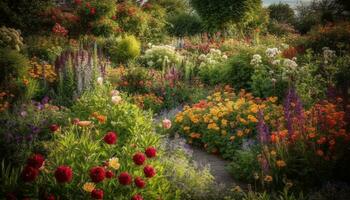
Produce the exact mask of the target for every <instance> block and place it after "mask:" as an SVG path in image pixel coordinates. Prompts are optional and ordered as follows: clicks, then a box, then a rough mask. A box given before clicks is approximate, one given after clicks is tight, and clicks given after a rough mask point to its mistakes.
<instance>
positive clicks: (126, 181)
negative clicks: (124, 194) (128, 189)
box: [118, 172, 132, 185]
mask: <svg viewBox="0 0 350 200" xmlns="http://www.w3.org/2000/svg"><path fill="white" fill-rule="evenodd" d="M131 179H132V178H131V176H130V174H129V173H128V172H122V173H120V175H119V177H118V180H119V183H120V184H122V185H130V184H131V181H132V180H131Z"/></svg>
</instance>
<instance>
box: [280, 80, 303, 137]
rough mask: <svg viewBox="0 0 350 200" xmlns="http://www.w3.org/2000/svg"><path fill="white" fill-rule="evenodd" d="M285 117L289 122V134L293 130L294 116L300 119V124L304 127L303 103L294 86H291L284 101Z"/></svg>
mask: <svg viewBox="0 0 350 200" xmlns="http://www.w3.org/2000/svg"><path fill="white" fill-rule="evenodd" d="M284 117H285V119H286V123H287V130H288V133H289V134H292V133H293V132H294V130H293V123H294V122H293V118H297V119H298V124H297V125H298V126H299V127H302V126H303V124H304V112H303V105H302V102H301V99H300V97H299V96H298V94H297V92H296V90H295V88H294V87H291V88H290V89H289V90H288V92H287V97H286V98H285V101H284Z"/></svg>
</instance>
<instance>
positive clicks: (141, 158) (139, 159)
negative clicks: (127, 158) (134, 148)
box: [132, 153, 146, 165]
mask: <svg viewBox="0 0 350 200" xmlns="http://www.w3.org/2000/svg"><path fill="white" fill-rule="evenodd" d="M132 159H133V160H134V163H135V164H136V165H143V163H144V162H145V160H146V156H145V154H143V153H136V154H135V155H134V156H133V157H132Z"/></svg>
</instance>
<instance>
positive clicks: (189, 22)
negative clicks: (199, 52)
mask: <svg viewBox="0 0 350 200" xmlns="http://www.w3.org/2000/svg"><path fill="white" fill-rule="evenodd" d="M167 29H168V32H169V34H170V35H173V36H177V37H183V36H191V35H196V34H199V33H201V32H202V30H203V23H202V20H201V19H200V18H199V16H198V15H196V14H189V13H181V14H178V15H176V16H172V17H170V18H169V19H168V28H167Z"/></svg>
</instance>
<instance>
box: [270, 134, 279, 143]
mask: <svg viewBox="0 0 350 200" xmlns="http://www.w3.org/2000/svg"><path fill="white" fill-rule="evenodd" d="M278 141H279V138H278V136H277V135H276V134H271V142H273V143H276V142H278Z"/></svg>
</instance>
